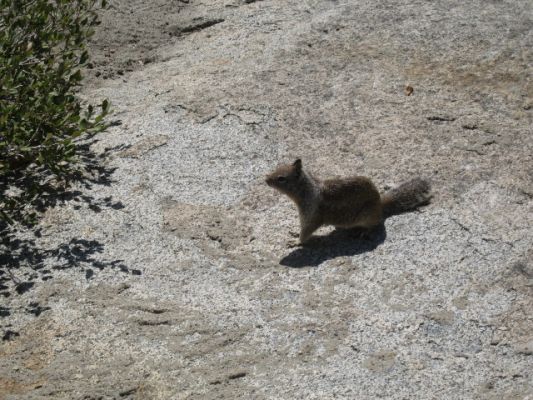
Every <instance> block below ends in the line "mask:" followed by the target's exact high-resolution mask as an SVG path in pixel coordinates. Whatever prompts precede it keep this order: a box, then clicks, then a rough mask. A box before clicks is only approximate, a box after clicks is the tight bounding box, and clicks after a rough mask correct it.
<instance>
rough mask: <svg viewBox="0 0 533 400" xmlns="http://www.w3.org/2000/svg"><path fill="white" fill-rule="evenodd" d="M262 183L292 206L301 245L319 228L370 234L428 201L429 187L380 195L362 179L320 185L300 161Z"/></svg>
mask: <svg viewBox="0 0 533 400" xmlns="http://www.w3.org/2000/svg"><path fill="white" fill-rule="evenodd" d="M266 183H267V185H268V186H270V187H273V188H274V189H276V190H278V191H279V192H281V193H283V194H286V195H287V196H289V197H290V198H291V200H292V201H294V202H295V203H296V206H297V207H298V212H299V216H300V243H302V244H303V243H305V242H306V241H307V240H308V239H309V238H310V237H311V235H312V234H313V232H314V231H316V230H317V229H318V228H320V227H321V226H323V225H333V226H335V227H336V228H342V229H350V228H363V229H365V230H372V229H374V228H377V227H379V226H380V225H381V224H382V223H383V221H384V219H385V218H386V217H388V216H391V215H394V214H398V213H402V212H405V211H410V210H414V209H416V208H418V207H419V206H422V205H425V204H427V203H429V201H430V199H431V193H430V190H431V186H430V184H429V182H428V181H427V180H424V179H421V178H415V179H412V180H410V181H407V182H405V183H402V184H401V185H400V186H398V187H397V188H395V189H392V190H389V191H387V192H386V193H384V194H383V195H380V194H379V192H378V190H377V189H376V186H374V184H373V183H372V181H371V180H370V179H368V178H366V177H364V176H352V177H347V178H339V179H328V180H323V181H321V180H319V179H317V178H315V177H313V176H312V175H311V174H309V173H308V172H306V171H304V170H303V168H302V160H301V159H297V160H296V161H294V162H293V163H292V164H284V165H280V166H279V167H277V168H276V169H275V170H274V171H273V172H271V173H270V174H269V175H267V177H266Z"/></svg>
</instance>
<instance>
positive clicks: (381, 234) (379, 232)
mask: <svg viewBox="0 0 533 400" xmlns="http://www.w3.org/2000/svg"><path fill="white" fill-rule="evenodd" d="M386 237H387V232H386V230H385V225H384V224H382V225H381V226H380V227H379V228H377V229H376V230H374V231H372V232H368V233H366V232H362V231H360V230H345V229H335V230H334V231H333V232H331V233H330V234H329V235H326V236H318V237H313V238H311V239H310V240H309V241H308V242H307V243H306V244H305V245H304V246H303V247H300V248H298V249H296V250H294V251H292V252H291V253H290V254H288V255H287V256H285V257H283V258H282V259H281V260H280V262H279V263H280V264H281V265H283V266H286V267H291V268H304V267H316V266H318V265H320V264H321V263H323V262H325V261H327V260H331V259H334V258H337V257H343V256H354V255H358V254H363V253H366V252H369V251H372V250H374V249H375V248H377V247H378V246H379V245H380V244H381V243H383V242H384V241H385V239H386Z"/></svg>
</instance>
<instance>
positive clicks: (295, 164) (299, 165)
mask: <svg viewBox="0 0 533 400" xmlns="http://www.w3.org/2000/svg"><path fill="white" fill-rule="evenodd" d="M292 165H293V166H295V167H296V169H298V170H300V169H302V160H300V159H297V160H296V161H295V162H293V163H292Z"/></svg>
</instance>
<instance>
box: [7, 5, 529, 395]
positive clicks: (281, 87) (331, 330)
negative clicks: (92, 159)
mask: <svg viewBox="0 0 533 400" xmlns="http://www.w3.org/2000/svg"><path fill="white" fill-rule="evenodd" d="M163 3H164V4H163ZM207 3H208V4H206V2H200V1H195V0H190V1H189V2H180V3H175V2H174V3H173V4H174V7H175V8H170V7H172V5H170V3H169V2H163V1H162V0H161V1H157V2H146V1H141V0H135V1H133V2H127V1H118V0H117V1H116V2H114V7H115V8H113V9H111V10H109V13H111V14H109V15H106V17H105V18H104V24H103V27H102V28H101V29H103V31H102V32H107V34H106V35H101V36H104V37H102V40H104V42H103V43H101V44H100V45H98V46H96V47H95V49H96V51H97V52H99V51H104V50H102V46H103V45H104V44H106V45H109V46H111V45H114V46H115V47H116V53H115V54H117V57H116V64H113V61H112V59H110V60H111V61H109V63H108V64H105V65H104V66H103V67H101V68H104V67H105V68H104V69H103V70H105V71H107V72H106V73H109V74H110V78H112V77H114V76H115V73H114V72H113V71H116V70H119V69H124V65H123V63H124V59H125V58H127V57H133V56H136V55H138V60H137V59H135V57H133V58H134V61H142V60H143V59H144V57H147V56H150V57H152V58H151V62H149V63H133V65H134V66H135V68H133V67H132V68H131V71H128V70H127V69H126V70H125V73H124V75H122V76H117V77H116V79H106V80H104V79H96V78H94V77H93V78H91V81H90V85H89V86H87V87H86V88H85V89H84V96H85V97H86V98H87V99H95V98H96V99H98V98H103V97H107V98H109V99H110V101H111V103H112V104H113V108H114V110H115V116H114V118H116V119H119V120H121V122H122V124H121V125H114V126H113V127H112V128H110V129H109V132H107V133H105V134H102V135H100V137H99V141H98V142H97V143H95V144H93V145H92V149H93V150H94V151H95V152H97V153H100V154H102V155H105V157H104V160H105V163H104V164H103V167H105V168H106V170H109V171H113V172H112V173H111V172H109V173H108V175H109V176H107V177H106V179H103V178H101V177H100V178H101V179H100V182H101V183H102V182H103V183H105V184H98V183H94V184H92V185H91V187H85V186H80V187H77V188H75V190H79V191H80V192H81V193H82V194H83V197H79V196H78V200H75V199H70V200H69V199H68V198H67V199H66V200H65V201H64V202H62V203H61V204H58V205H57V206H56V207H54V208H52V209H49V210H47V211H46V213H45V215H44V217H43V220H42V222H41V224H40V225H39V231H38V236H35V235H34V234H33V233H32V232H25V231H21V232H19V233H18V234H17V235H18V238H19V240H20V241H21V242H20V243H21V246H19V248H18V249H14V250H13V249H12V251H11V252H10V253H7V249H4V250H5V252H6V253H5V254H6V258H7V259H8V260H10V262H11V264H10V265H11V267H10V269H9V274H10V275H2V277H4V276H8V278H5V279H4V278H2V279H3V280H2V282H1V283H2V285H4V286H6V288H5V289H4V288H2V289H0V290H1V292H2V293H5V294H6V295H9V297H4V298H3V299H2V305H1V307H2V308H0V313H1V314H0V315H1V316H2V317H1V319H0V323H1V324H2V329H3V333H4V334H5V333H7V332H13V333H12V334H9V335H8V337H7V339H6V340H4V341H3V342H2V343H1V344H0V357H1V358H2V362H1V363H0V377H1V378H0V397H3V398H6V399H37V398H47V397H48V398H65V399H71V398H84V397H85V398H99V397H101V398H120V397H122V398H139V399H171V398H172V399H174V398H175V399H181V398H183V399H185V398H187V399H211V398H213V399H214V398H231V399H233V398H258V399H262V398H265V399H292V398H309V399H312V398H317V399H318V398H320V399H322V398H334V397H336V398H345V399H353V398H358V399H365V398H368V399H371V398H378V397H380V398H389V399H407V398H434V397H438V398H493V399H501V398H517V399H518V398H527V397H528V396H531V395H533V388H532V384H531V382H532V379H531V370H532V367H533V364H532V363H533V361H532V358H531V355H530V340H531V337H530V336H528V335H530V330H531V315H532V311H533V301H532V297H531V260H532V259H533V257H532V255H533V253H532V249H531V237H532V236H533V230H532V228H531V225H532V224H531V219H532V218H531V217H532V205H533V204H532V194H533V186H532V183H531V182H532V180H531V171H532V170H533V161H532V159H531V154H533V142H532V132H531V126H532V122H533V121H532V115H531V109H530V108H528V107H525V106H524V105H525V104H526V105H527V104H530V103H531V101H532V91H531V82H530V75H531V74H530V72H531V71H530V69H531V68H530V65H531V57H532V50H531V49H533V43H532V36H531V34H530V27H531V12H530V11H531V5H530V2H528V1H513V2H486V1H473V2H463V3H460V4H459V3H457V2H452V1H438V2H426V1H410V2H408V3H405V2H404V3H402V4H392V3H387V2H368V1H355V0H353V1H352V0H350V1H344V2H338V1H314V0H312V1H303V2H302V1H300V2H286V1H277V0H265V1H256V2H246V1H241V0H236V1H227V0H220V1H219V0H216V1H211V2H207ZM248 3H249V4H248ZM159 6H160V8H158V7H159ZM158 10H159V11H158ZM130 11H131V13H130ZM130 14H132V15H133V16H129V15H130ZM126 15H128V16H126ZM137 19H138V22H137ZM219 20H223V22H221V23H217V24H207V25H206V22H208V21H219ZM194 21H196V22H198V21H200V22H201V23H200V24H197V25H194V24H192V22H194ZM202 21H203V22H202ZM166 22H168V25H166ZM114 25H116V28H117V29H118V30H120V32H130V31H129V30H128V29H129V28H131V32H137V34H140V33H142V32H145V33H146V34H145V35H144V36H142V40H139V49H138V53H135V50H133V48H134V46H130V45H128V40H130V39H131V38H130V37H129V36H128V35H127V34H125V33H123V34H118V33H117V34H116V35H113V34H111V33H110V32H113V29H114ZM137 25H138V26H137ZM145 25H146V26H147V25H150V26H151V28H150V30H146V31H144V30H143V29H148V28H146V27H145ZM172 27H178V28H179V29H178V28H176V30H175V31H174V33H176V34H177V36H170V35H169V30H171V28H172ZM183 27H185V31H184V28H183ZM187 27H190V28H187ZM170 33H172V32H170ZM178 33H179V34H178ZM106 38H109V39H106ZM150 38H152V39H150ZM165 38H166V39H165ZM106 40H107V41H106ZM152 45H153V46H154V48H153V49H152V50H150V51H148V50H147V49H148V48H149V47H150V46H152ZM121 46H122V47H121ZM98 54H100V53H98ZM98 57H99V56H97V57H96V58H97V59H99V58H98ZM108 58H109V57H108ZM98 68H100V67H98ZM101 68H100V69H101ZM114 68H115V69H114ZM406 86H411V87H412V88H413V90H412V92H410V95H406V94H407V93H406V92H405V88H406ZM128 146H130V147H128ZM295 157H301V158H302V159H303V160H304V164H306V166H307V167H308V168H309V169H310V170H311V171H313V172H314V173H316V174H317V175H320V176H322V177H328V176H338V175H347V174H360V175H366V176H369V177H371V178H372V179H373V180H374V181H375V183H376V184H377V186H378V187H380V188H383V187H385V186H386V185H391V184H397V183H400V182H402V181H403V180H406V179H409V178H410V177H413V176H416V175H423V176H425V177H427V178H429V179H430V180H431V181H432V183H433V186H434V190H435V197H434V199H433V202H432V204H430V205H429V206H428V207H426V208H423V209H422V210H420V211H419V212H413V213H407V214H403V215H398V216H394V217H391V218H389V219H388V220H387V221H386V223H385V229H384V231H383V232H381V236H380V237H379V238H377V239H376V238H374V239H372V238H370V239H366V240H356V239H353V238H350V237H345V236H342V235H339V234H338V233H335V232H331V230H329V229H327V228H323V229H322V230H320V231H318V232H317V235H318V236H320V237H321V238H320V239H318V240H317V241H316V242H315V244H314V245H313V246H310V247H305V248H300V247H295V243H294V242H295V239H294V236H293V235H294V232H297V226H298V225H297V224H298V219H297V213H296V210H295V209H294V207H293V205H292V204H291V203H290V202H289V201H288V200H287V199H285V198H283V197H281V196H279V195H278V194H276V193H275V192H273V191H272V190H270V189H269V188H268V187H266V185H264V183H263V176H264V175H265V173H267V172H268V171H269V170H270V169H272V168H273V167H274V166H275V165H276V164H277V163H279V162H281V161H286V160H292V159H293V158H295ZM23 245H24V246H25V245H27V247H24V246H23ZM44 271H47V272H44ZM87 271H91V272H87ZM134 271H135V272H134ZM45 278H46V279H45ZM30 281H31V282H32V283H34V285H33V286H32V287H31V288H29V289H28V290H27V291H25V292H23V293H20V294H19V293H17V292H16V284H18V283H21V282H30ZM37 313H39V315H36V314H37ZM15 333H16V334H15ZM4 336H5V335H4ZM524 343H526V344H525V345H523V344H524ZM521 346H522V347H521ZM528 349H529V350H528Z"/></svg>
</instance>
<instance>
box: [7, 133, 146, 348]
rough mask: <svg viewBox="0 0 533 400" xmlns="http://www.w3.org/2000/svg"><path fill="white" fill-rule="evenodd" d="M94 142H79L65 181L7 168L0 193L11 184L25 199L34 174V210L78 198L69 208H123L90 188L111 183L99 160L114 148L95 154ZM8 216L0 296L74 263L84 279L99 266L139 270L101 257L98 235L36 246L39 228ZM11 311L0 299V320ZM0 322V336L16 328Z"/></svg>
mask: <svg viewBox="0 0 533 400" xmlns="http://www.w3.org/2000/svg"><path fill="white" fill-rule="evenodd" d="M95 142H96V140H95V139H93V138H90V140H86V141H85V142H84V143H83V144H81V145H80V146H79V147H78V152H79V153H78V154H79V155H80V160H81V163H80V165H81V166H82V168H81V169H80V170H78V171H74V172H72V173H71V174H70V175H68V176H66V177H64V178H65V179H66V181H67V183H68V184H67V185H66V186H60V185H57V184H56V182H54V181H53V180H52V179H51V178H50V177H47V176H43V175H40V176H39V177H37V176H30V177H28V176H22V175H18V176H17V175H15V174H12V175H11V176H9V177H6V179H5V180H4V179H2V182H0V193H4V191H5V190H6V188H11V189H10V190H12V188H15V189H16V190H17V191H19V192H20V195H19V196H21V197H20V199H22V200H28V201H29V199H26V197H24V196H28V195H27V193H25V188H27V187H28V186H27V185H33V184H35V183H36V181H35V180H34V179H39V181H38V184H39V187H38V190H39V192H38V197H37V198H35V199H33V200H32V201H31V202H30V201H29V203H28V204H31V206H32V208H33V209H34V210H35V211H36V215H37V216H39V214H40V213H42V212H44V211H45V210H46V209H48V208H50V207H54V206H57V205H60V204H62V203H65V202H67V201H75V202H77V204H76V205H75V206H74V208H81V207H83V206H84V205H85V206H86V207H88V208H89V209H91V210H92V211H94V212H100V211H101V210H102V209H103V208H113V209H121V208H124V205H123V204H122V203H121V202H120V201H115V200H114V199H113V198H112V197H105V198H97V197H94V196H92V195H91V194H89V191H90V190H92V189H94V188H95V187H97V186H101V185H103V186H110V185H111V184H112V183H113V179H112V175H113V173H114V171H115V168H110V167H108V166H106V165H105V163H104V162H103V161H104V159H105V158H106V157H107V156H108V155H109V153H110V152H114V151H116V150H117V149H115V148H113V149H106V151H105V152H104V153H102V154H98V155H97V154H95V153H94V152H92V150H91V145H92V144H94V143H95ZM118 150H121V149H118ZM13 217H15V218H14V220H15V221H17V222H18V224H14V225H8V224H7V223H6V222H5V221H0V299H2V298H9V297H10V296H18V295H22V294H24V293H26V292H28V291H29V290H31V289H32V288H33V287H34V286H35V285H36V283H38V282H43V281H47V280H49V279H52V278H53V276H54V271H60V270H66V269H78V270H79V271H80V273H82V274H83V275H84V276H85V279H91V278H92V277H93V276H94V274H95V272H96V271H99V270H104V269H114V270H116V271H118V272H120V273H125V274H132V275H141V271H139V270H131V269H129V268H128V267H127V266H126V265H125V264H124V262H123V260H105V259H102V254H103V253H104V244H103V243H101V242H99V241H97V240H87V239H84V238H81V237H74V238H71V239H69V240H68V241H66V242H65V243H61V244H60V245H58V246H56V247H52V248H50V247H48V248H44V247H41V246H39V244H38V243H37V242H38V238H40V237H41V229H40V228H39V227H38V226H36V225H31V223H29V222H28V221H26V220H25V219H24V215H23V214H22V212H21V213H19V214H15V215H13ZM18 218H21V219H20V220H19V219H18ZM37 220H38V218H37ZM46 309H47V307H41V306H40V305H39V304H38V303H37V302H35V301H32V302H30V303H29V305H28V306H27V307H26V308H25V310H24V311H25V312H28V313H31V314H34V315H36V316H38V315H39V314H40V313H41V312H43V311H46ZM12 312H14V310H11V309H10V308H9V307H7V306H4V305H2V306H1V307H0V321H2V319H4V318H6V317H8V316H10V315H11V314H12ZM17 312H18V311H17ZM0 325H4V326H0V327H2V328H3V329H2V330H3V331H4V332H3V333H2V335H3V336H2V339H3V340H10V338H12V337H15V336H17V334H16V332H13V331H11V330H10V329H7V328H8V327H9V324H0ZM6 329H7V330H6Z"/></svg>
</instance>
